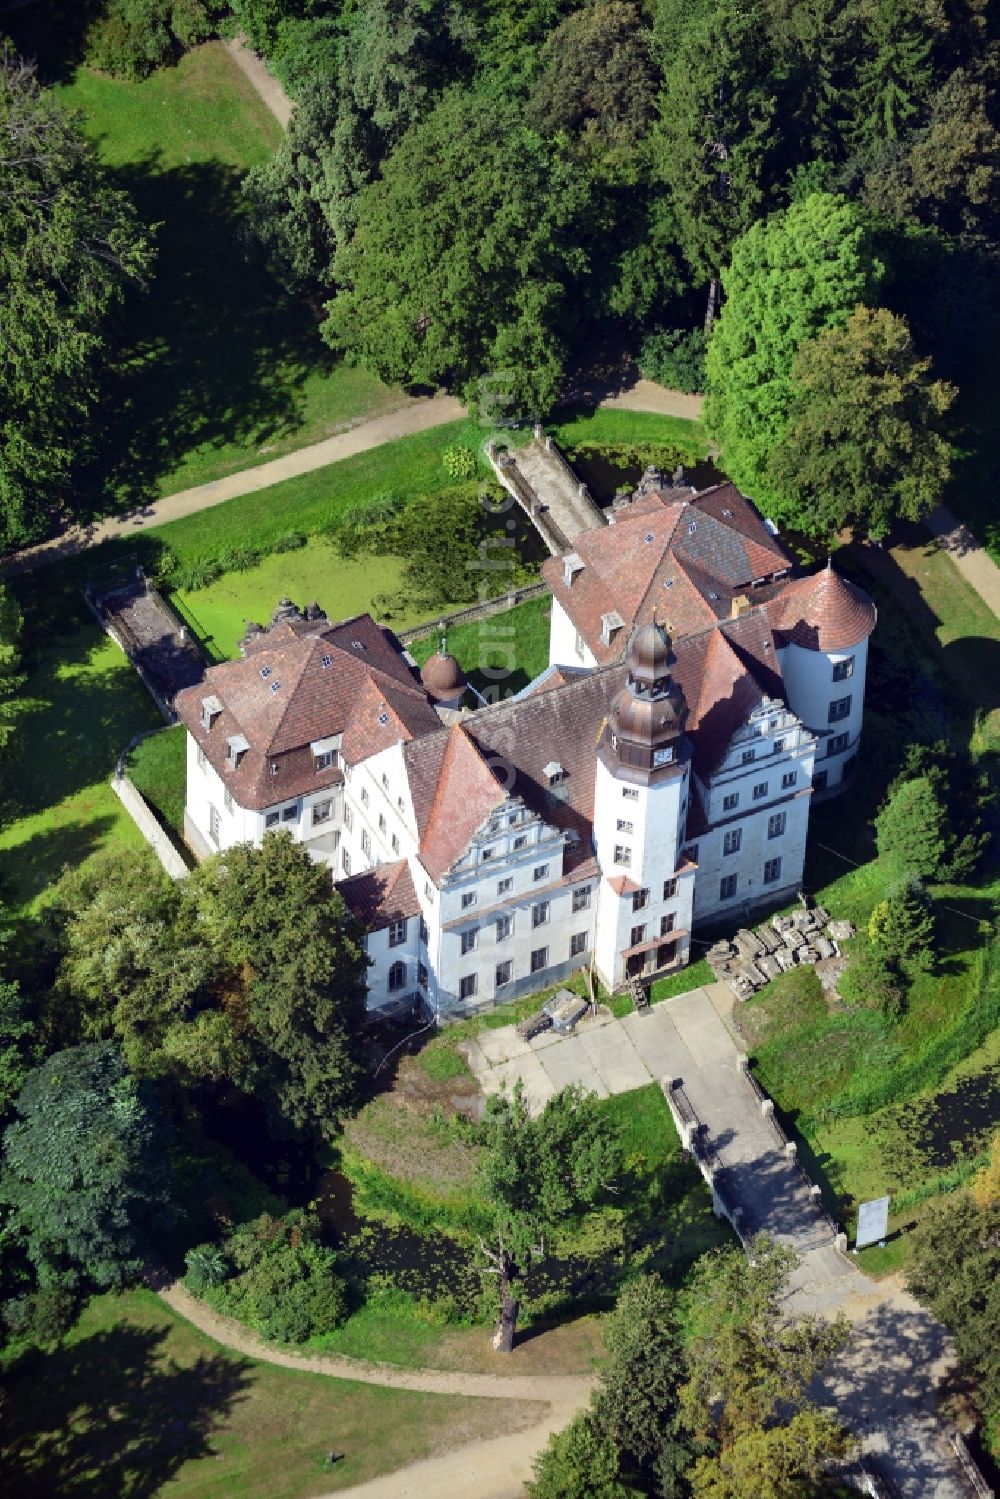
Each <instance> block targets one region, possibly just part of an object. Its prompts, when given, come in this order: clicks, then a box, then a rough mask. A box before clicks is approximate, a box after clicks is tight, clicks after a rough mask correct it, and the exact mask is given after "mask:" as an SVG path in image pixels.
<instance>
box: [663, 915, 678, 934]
mask: <svg viewBox="0 0 1000 1499" xmlns="http://www.w3.org/2000/svg"><path fill="white" fill-rule="evenodd" d="M676 927H677V912H676V911H668V912H667V914H666V916H661V917H660V936H661V937H665V936H666V935H667V933H668V932H672V931H674V930H675V929H676Z"/></svg>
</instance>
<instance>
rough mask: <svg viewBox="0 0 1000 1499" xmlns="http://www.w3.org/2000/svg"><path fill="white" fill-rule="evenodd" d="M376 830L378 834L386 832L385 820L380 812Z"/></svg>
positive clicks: (383, 814)
mask: <svg viewBox="0 0 1000 1499" xmlns="http://www.w3.org/2000/svg"><path fill="white" fill-rule="evenodd" d="M378 830H379V832H380V833H384V832H385V830H386V820H385V813H384V812H380V813H379V814H378Z"/></svg>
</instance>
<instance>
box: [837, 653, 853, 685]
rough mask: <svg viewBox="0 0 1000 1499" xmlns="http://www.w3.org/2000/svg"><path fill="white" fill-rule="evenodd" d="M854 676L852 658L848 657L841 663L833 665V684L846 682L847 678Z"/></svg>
mask: <svg viewBox="0 0 1000 1499" xmlns="http://www.w3.org/2000/svg"><path fill="white" fill-rule="evenodd" d="M853 675H854V657H853V656H848V657H847V658H846V659H845V660H843V661H835V662H834V663H833V680H834V681H835V682H846V681H847V679H848V677H853Z"/></svg>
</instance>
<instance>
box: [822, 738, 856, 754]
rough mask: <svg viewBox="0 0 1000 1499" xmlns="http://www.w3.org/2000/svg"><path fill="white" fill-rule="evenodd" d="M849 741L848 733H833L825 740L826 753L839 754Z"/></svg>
mask: <svg viewBox="0 0 1000 1499" xmlns="http://www.w3.org/2000/svg"><path fill="white" fill-rule="evenodd" d="M850 742H851V736H850V734H834V735H832V736H831V738H829V739H828V740H827V741H826V752H827V754H828V755H841V754H843V752H844V750H845V749H846V748H847V746H848V745H849V744H850Z"/></svg>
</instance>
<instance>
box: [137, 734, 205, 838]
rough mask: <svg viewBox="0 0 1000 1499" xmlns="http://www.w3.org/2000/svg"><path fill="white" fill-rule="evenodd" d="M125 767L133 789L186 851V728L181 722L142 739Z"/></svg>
mask: <svg viewBox="0 0 1000 1499" xmlns="http://www.w3.org/2000/svg"><path fill="white" fill-rule="evenodd" d="M126 768H127V771H128V775H129V777H130V779H131V781H132V783H133V785H134V786H135V788H136V790H137V791H139V792H140V793H141V794H142V796H143V797H144V798H145V800H146V802H147V803H148V805H149V807H150V808H151V810H152V811H153V813H154V814H155V816H156V817H157V819H158V821H159V822H160V823H161V824H162V825H163V827H164V828H165V829H166V831H167V832H168V833H169V834H170V837H171V839H172V841H173V842H174V844H175V845H176V847H177V848H178V849H180V850H181V851H182V852H184V853H185V854H187V850H186V845H185V843H184V802H185V799H186V795H187V730H186V729H185V728H184V725H183V724H174V725H173V727H171V728H166V729H161V730H160V731H159V732H158V733H156V734H151V735H150V736H149V738H148V739H143V740H142V741H141V743H139V744H137V745H136V747H135V748H134V749H133V750H132V752H131V754H130V755H129V759H128V765H127V767H126ZM187 857H188V858H190V855H187Z"/></svg>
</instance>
